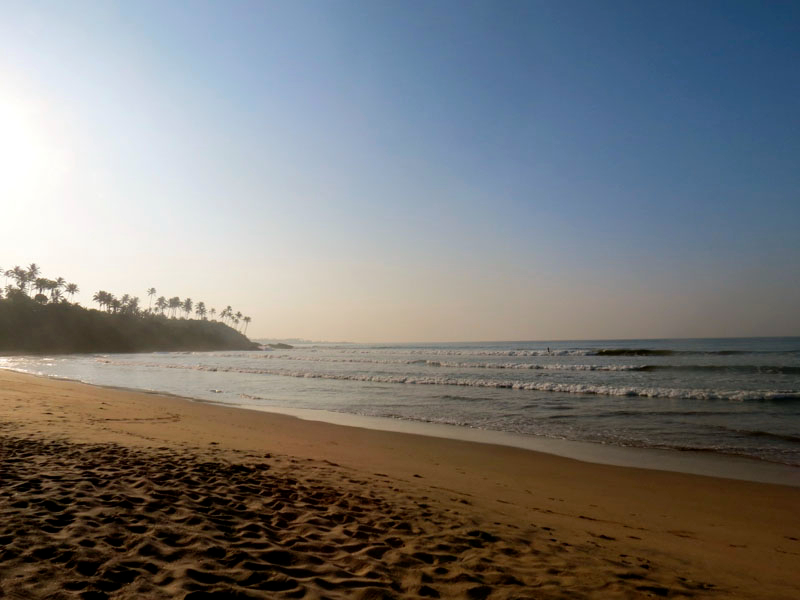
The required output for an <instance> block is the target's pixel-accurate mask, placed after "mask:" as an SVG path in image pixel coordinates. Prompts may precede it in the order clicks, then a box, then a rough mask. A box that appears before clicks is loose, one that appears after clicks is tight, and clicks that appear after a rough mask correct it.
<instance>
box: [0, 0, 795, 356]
mask: <svg viewBox="0 0 800 600" xmlns="http://www.w3.org/2000/svg"><path fill="white" fill-rule="evenodd" d="M0 15H2V19H0V198H2V199H3V202H2V206H3V212H2V218H3V234H2V238H0V268H2V269H8V268H12V267H14V266H15V265H21V266H27V265H28V264H29V263H31V262H35V263H37V264H38V265H39V266H40V267H41V268H42V274H43V275H44V276H47V277H53V278H54V277H58V276H62V277H64V278H65V279H66V280H67V281H68V282H74V283H77V284H78V285H79V286H80V290H81V292H80V293H79V294H78V295H76V297H75V300H76V301H80V302H81V303H82V304H83V305H84V306H96V305H95V304H93V303H92V302H91V297H92V294H93V293H95V292H97V291H98V290H107V291H109V292H111V293H113V294H116V295H117V296H120V295H122V294H125V293H128V294H131V295H136V296H138V297H139V298H140V305H141V306H144V307H147V306H148V297H147V294H146V291H147V289H148V288H150V287H155V288H156V289H157V291H158V294H157V296H161V295H164V296H166V297H170V296H176V295H177V296H180V297H181V298H186V297H191V298H192V300H193V301H194V302H195V303H197V302H198V301H203V302H205V304H206V306H207V307H208V308H211V307H214V308H216V309H217V310H221V309H223V308H224V307H226V306H227V305H231V306H232V307H233V309H234V311H236V310H239V311H241V312H242V313H244V314H245V315H249V316H250V317H252V323H251V324H250V327H249V329H248V332H247V333H248V336H249V337H251V338H273V339H286V338H306V339H316V340H321V339H329V340H350V341H352V342H355V343H358V342H386V343H390V342H426V341H430V342H450V341H452V342H466V341H476V340H519V341H523V340H525V341H527V340H543V341H557V340H603V339H663V338H707V337H772V336H777V337H792V336H798V335H800V311H798V310H797V306H800V235H799V234H798V231H800V196H799V194H800V169H798V168H797V165H798V164H800V115H798V111H797V103H798V98H799V97H800V70H798V69H797V64H798V59H800V38H798V36H797V35H796V32H797V30H798V25H800V5H797V4H795V3H781V2H775V3H770V4H767V5H755V4H752V5H751V4H745V3H743V4H733V3H726V2H709V3H702V4H696V3H691V2H674V3H668V4H664V3H658V2H609V3H603V4H597V3H592V2H582V1H581V2H579V1H576V2H569V3H555V2H552V3H546V2H535V3H534V2H506V3H502V4H495V3H480V2H436V3H427V2H408V3H384V2H342V3H336V4H331V3H322V2H306V3H295V2H270V3H262V2H243V3H237V4H235V5H229V4H226V3H213V2H212V3H203V4H196V3H188V2H174V3H169V4H162V3H155V2H140V3H135V4H131V3H112V2H108V3H100V2H83V3H70V4H63V3H56V2H6V3H3V5H2V7H0Z"/></svg>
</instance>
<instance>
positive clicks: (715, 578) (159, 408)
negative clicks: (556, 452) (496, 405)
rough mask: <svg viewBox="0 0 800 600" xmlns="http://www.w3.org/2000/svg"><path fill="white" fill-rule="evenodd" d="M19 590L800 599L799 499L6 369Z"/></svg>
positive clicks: (6, 516)
mask: <svg viewBox="0 0 800 600" xmlns="http://www.w3.org/2000/svg"><path fill="white" fill-rule="evenodd" d="M0 461H2V463H1V464H2V467H1V468H0V598H2V597H7V598H86V599H93V598H275V597H288V598H353V597H355V598H418V597H434V598H435V597H441V598H453V597H456V598H475V599H478V598H615V597H619V598H640V597H669V598H684V597H686V598H688V597H701V598H702V597H721V598H786V599H790V598H797V597H800V517H799V516H798V513H797V507H798V506H800V488H796V487H789V486H780V485H771V484H762V483H752V482H746V481H736V480H729V479H718V478H712V477H703V476H697V475H688V474H680V473H670V472H663V471H651V470H645V469H636V468H623V467H613V466H606V465H598V464H591V463H586V462H580V461H575V460H571V459H567V458H562V457H557V456H552V455H547V454H541V453H536V452H531V451H527V450H522V449H516V448H510V447H503V446H493V445H487V444H476V443H470V442H462V441H456V440H446V439H439V438H432V437H424V436H417V435H412V434H403V433H389V432H380V431H374V430H368V429H359V428H354V427H346V426H340V425H332V424H327V423H320V422H314V421H304V420H300V419H297V418H294V417H289V416H285V415H278V414H271V413H265V412H257V411H248V410H242V409H235V408H227V407H221V406H217V405H212V404H207V403H201V402H193V401H190V400H186V399H182V398H176V397H168V396H160V395H155V394H144V393H135V392H130V391H123V390H114V389H105V388H98V387H92V386H87V385H83V384H78V383H72V382H63V381H55V380H50V379H45V378H38V377H33V376H28V375H22V374H18V373H12V372H9V371H0Z"/></svg>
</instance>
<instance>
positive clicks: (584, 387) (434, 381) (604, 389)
mask: <svg viewBox="0 0 800 600" xmlns="http://www.w3.org/2000/svg"><path fill="white" fill-rule="evenodd" d="M100 361H101V362H104V363H109V364H124V365H129V366H132V365H134V364H135V365H136V366H143V367H152V368H167V369H188V370H195V371H206V372H219V373H243V374H251V375H274V376H279V377H295V378H302V379H328V380H336V381H362V382H370V383H392V384H408V385H444V386H466V387H482V388H496V389H512V390H529V391H539V392H557V393H564V394H592V395H603V396H628V397H642V398H673V399H680V398H683V399H692V400H733V401H748V400H795V399H800V391H796V390H786V391H774V390H772V391H766V390H715V389H689V388H665V387H636V386H613V385H602V384H589V383H566V382H553V381H518V380H502V379H482V378H472V377H447V376H425V375H375V374H368V373H323V372H316V371H291V370H287V369H253V368H245V367H226V366H210V365H185V364H165V363H131V362H115V361H112V360H110V359H100Z"/></svg>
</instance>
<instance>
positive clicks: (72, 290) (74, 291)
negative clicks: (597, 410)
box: [64, 283, 80, 301]
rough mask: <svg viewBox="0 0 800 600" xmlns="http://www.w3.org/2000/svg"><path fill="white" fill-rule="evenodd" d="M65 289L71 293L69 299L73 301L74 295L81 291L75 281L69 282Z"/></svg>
mask: <svg viewBox="0 0 800 600" xmlns="http://www.w3.org/2000/svg"><path fill="white" fill-rule="evenodd" d="M64 290H65V291H66V292H67V293H68V294H69V299H70V301H72V297H73V296H74V295H75V294H77V293H78V292H80V290H79V289H78V286H77V285H75V284H74V283H68V284H67V287H65V288H64Z"/></svg>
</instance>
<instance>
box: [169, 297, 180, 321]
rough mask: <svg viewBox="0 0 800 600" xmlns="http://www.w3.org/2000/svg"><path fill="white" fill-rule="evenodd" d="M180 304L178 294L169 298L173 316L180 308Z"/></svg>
mask: <svg viewBox="0 0 800 600" xmlns="http://www.w3.org/2000/svg"><path fill="white" fill-rule="evenodd" d="M180 306H181V299H180V298H178V297H177V296H173V297H172V298H170V299H169V308H170V310H172V317H173V318H174V317H175V314H176V312H177V310H178V309H179V308H180Z"/></svg>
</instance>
